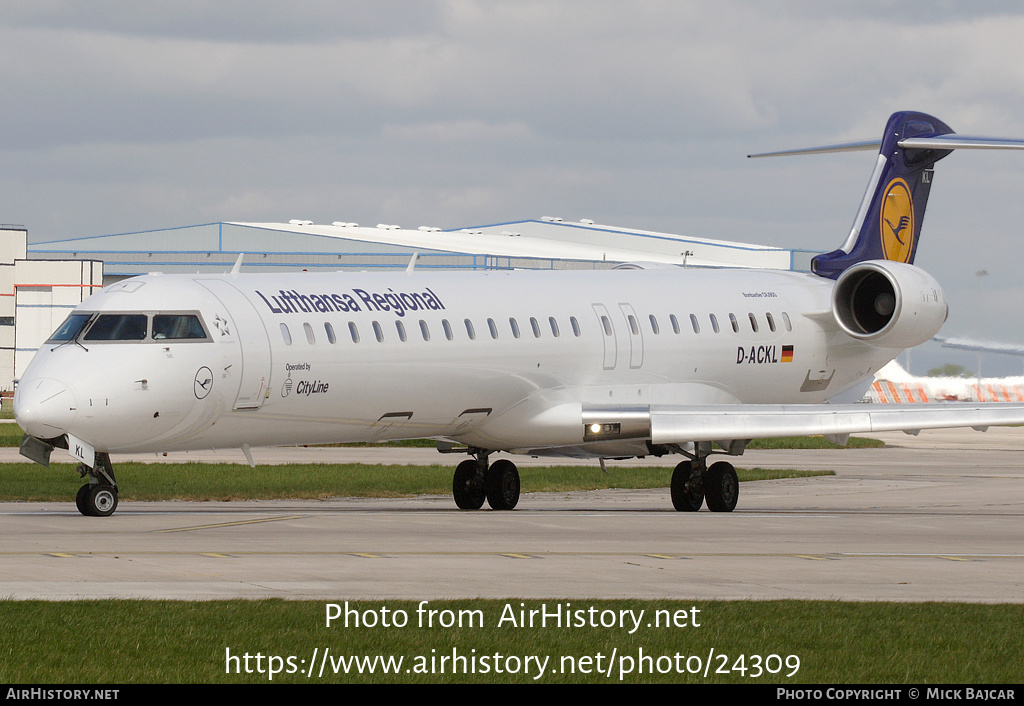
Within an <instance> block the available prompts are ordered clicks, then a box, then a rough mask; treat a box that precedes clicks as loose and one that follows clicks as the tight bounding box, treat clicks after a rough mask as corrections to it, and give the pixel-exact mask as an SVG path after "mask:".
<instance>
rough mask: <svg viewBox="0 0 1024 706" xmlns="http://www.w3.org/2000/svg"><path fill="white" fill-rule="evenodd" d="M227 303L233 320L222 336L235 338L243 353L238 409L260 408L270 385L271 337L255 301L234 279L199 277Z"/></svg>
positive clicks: (226, 312)
mask: <svg viewBox="0 0 1024 706" xmlns="http://www.w3.org/2000/svg"><path fill="white" fill-rule="evenodd" d="M196 281H197V282H199V284H201V285H203V286H204V287H206V288H207V289H208V290H210V292H211V293H212V294H213V295H214V296H215V297H217V299H218V300H220V302H221V304H223V305H224V310H225V311H224V313H225V314H226V315H227V318H228V319H229V321H227V322H226V323H227V324H228V326H227V327H226V328H222V329H221V332H220V335H221V340H224V341H227V340H228V339H229V338H233V339H234V340H235V341H236V342H237V344H238V346H239V351H240V353H241V361H242V362H241V371H240V373H239V377H240V378H241V379H240V384H239V387H238V396H237V397H236V398H235V404H234V409H259V408H260V407H261V406H263V400H264V399H266V392H267V389H268V388H269V386H270V369H271V365H270V362H271V361H270V339H269V338H268V336H267V329H266V327H265V326H264V325H263V320H262V319H260V317H259V314H258V313H257V312H256V309H255V307H253V305H252V303H251V302H250V301H249V300H248V299H246V297H245V296H244V295H243V294H242V292H241V291H239V290H238V289H237V288H236V287H235V286H233V285H232V284H231V283H230V282H227V281H225V280H222V279H200V280H196Z"/></svg>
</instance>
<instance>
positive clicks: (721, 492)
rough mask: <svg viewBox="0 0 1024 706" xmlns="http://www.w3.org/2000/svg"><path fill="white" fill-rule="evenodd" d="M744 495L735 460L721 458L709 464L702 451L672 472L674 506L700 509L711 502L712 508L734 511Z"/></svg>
mask: <svg viewBox="0 0 1024 706" xmlns="http://www.w3.org/2000/svg"><path fill="white" fill-rule="evenodd" d="M739 497H740V483H739V478H737V477H736V469H735V468H733V466H732V464H731V463H727V462H725V461H719V462H718V463H715V464H712V466H711V467H710V468H708V467H707V462H706V457H705V456H704V455H700V454H698V455H697V456H696V457H695V458H694V459H693V460H692V461H683V462H682V463H680V464H679V465H678V466H676V469H675V471H673V472H672V506H673V507H675V509H676V510H678V511H680V512H696V511H697V510H700V506H701V505H703V504H704V503H707V506H708V510H711V512H732V511H733V510H734V509H735V508H736V501H737V500H739Z"/></svg>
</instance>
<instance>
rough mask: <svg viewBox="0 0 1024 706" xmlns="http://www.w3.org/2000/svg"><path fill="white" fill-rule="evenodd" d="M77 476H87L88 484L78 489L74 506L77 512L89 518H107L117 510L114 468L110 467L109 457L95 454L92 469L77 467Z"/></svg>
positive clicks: (83, 465)
mask: <svg viewBox="0 0 1024 706" xmlns="http://www.w3.org/2000/svg"><path fill="white" fill-rule="evenodd" d="M78 473H79V475H81V476H83V477H85V476H89V482H88V483H86V484H85V485H83V486H82V487H81V488H79V489H78V495H76V496H75V504H76V505H77V506H78V511H79V512H80V513H82V514H83V515H88V516H90V517H108V516H110V515H112V514H114V510H116V509H117V481H115V480H114V468H113V467H112V466H111V465H110V456H108V455H107V454H105V453H98V454H96V461H95V465H94V467H93V468H89V467H88V466H86V465H85V464H84V463H83V464H80V465H79V466H78Z"/></svg>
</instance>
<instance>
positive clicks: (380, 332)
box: [373, 321, 384, 343]
mask: <svg viewBox="0 0 1024 706" xmlns="http://www.w3.org/2000/svg"><path fill="white" fill-rule="evenodd" d="M373 335H374V336H375V337H376V338H377V343H383V342H384V329H382V328H381V327H380V324H379V323H377V322H376V321H374V322H373Z"/></svg>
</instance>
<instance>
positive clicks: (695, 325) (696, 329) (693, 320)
mask: <svg viewBox="0 0 1024 706" xmlns="http://www.w3.org/2000/svg"><path fill="white" fill-rule="evenodd" d="M713 318H714V317H712V319H713ZM690 325H691V326H693V332H694V333H700V324H698V323H697V317H696V316H694V315H693V314H690Z"/></svg>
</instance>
